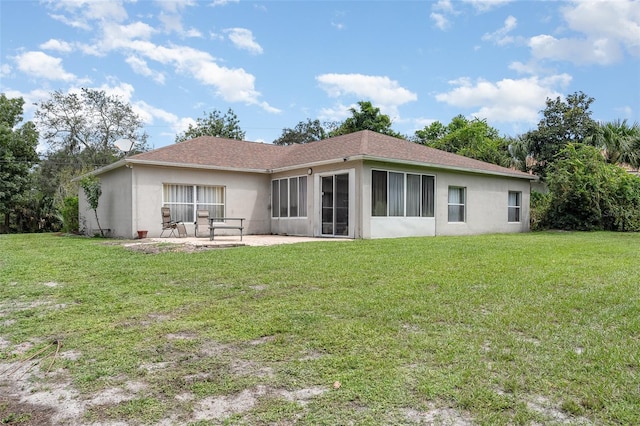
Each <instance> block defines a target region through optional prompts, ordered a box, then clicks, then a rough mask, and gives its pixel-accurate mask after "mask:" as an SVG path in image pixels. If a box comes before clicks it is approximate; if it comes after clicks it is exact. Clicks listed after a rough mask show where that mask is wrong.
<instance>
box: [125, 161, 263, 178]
mask: <svg viewBox="0 0 640 426" xmlns="http://www.w3.org/2000/svg"><path fill="white" fill-rule="evenodd" d="M127 164H131V165H132V166H133V165H135V164H139V165H144V166H158V167H176V168H182V169H203V170H223V171H229V172H245V173H262V174H268V173H270V171H269V170H267V169H252V168H247V167H228V166H214V165H207V164H194V163H175V162H168V161H153V160H137V159H129V160H127Z"/></svg>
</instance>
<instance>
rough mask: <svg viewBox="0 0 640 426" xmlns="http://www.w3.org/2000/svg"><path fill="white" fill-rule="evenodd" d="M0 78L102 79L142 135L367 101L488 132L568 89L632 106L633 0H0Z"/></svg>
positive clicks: (26, 86)
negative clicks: (232, 117)
mask: <svg viewBox="0 0 640 426" xmlns="http://www.w3.org/2000/svg"><path fill="white" fill-rule="evenodd" d="M0 19H1V22H0V24H1V30H0V31H1V33H0V54H1V57H0V61H1V62H0V79H1V80H0V92H3V93H5V94H6V95H7V96H8V97H18V96H21V97H23V98H24V99H25V102H26V104H27V105H26V110H25V119H30V118H31V117H32V114H33V110H34V108H33V106H32V104H33V103H34V102H39V101H41V100H43V99H46V98H47V97H48V96H49V93H50V92H52V91H54V90H62V91H63V92H67V91H78V90H79V89H80V88H81V87H90V88H95V89H102V90H105V91H106V92H107V93H109V94H114V95H118V96H120V97H121V98H122V99H123V100H124V101H126V102H129V103H130V104H131V105H132V106H133V107H134V109H135V111H136V112H137V113H138V114H139V115H140V117H141V118H142V119H143V121H144V123H145V130H146V131H147V133H148V134H149V136H150V139H149V143H150V145H151V146H152V147H155V148H159V147H161V146H165V145H168V144H171V143H174V140H175V136H176V134H177V133H179V132H181V131H184V130H185V129H186V126H187V125H188V124H189V123H193V122H194V120H195V119H196V118H198V117H202V116H204V114H205V113H208V112H210V111H212V110H218V111H220V112H222V113H224V112H226V111H227V109H229V108H231V109H232V110H233V111H234V112H235V113H236V115H237V116H238V118H239V120H240V126H241V127H242V129H243V130H245V132H246V139H247V140H253V141H263V142H272V141H273V140H274V139H276V138H278V137H279V136H280V135H281V134H282V130H283V129H284V128H293V127H294V126H295V125H296V124H297V123H298V122H300V121H306V119H307V118H311V119H316V118H317V119H319V120H321V121H342V120H344V119H345V118H346V117H348V116H349V115H350V113H349V108H351V107H354V106H355V105H356V103H357V102H358V101H360V100H367V101H371V102H372V103H373V104H374V105H375V106H377V107H379V108H380V109H381V111H382V112H383V113H385V114H388V115H389V116H390V117H391V118H392V120H393V129H394V130H396V131H398V132H401V133H404V134H407V135H412V134H413V132H414V131H415V130H417V129H421V128H423V127H424V126H425V125H429V124H430V123H432V122H433V121H435V120H439V121H441V122H442V123H444V124H448V123H449V122H450V121H451V119H452V118H453V117H454V116H456V115H458V114H463V115H465V116H467V117H469V118H471V117H479V118H482V119H486V120H487V122H488V123H489V125H491V126H493V127H495V128H497V129H498V130H499V131H500V132H501V133H502V134H504V135H509V136H517V135H518V134H522V133H524V132H526V131H527V130H530V129H533V128H535V127H536V125H537V123H538V121H539V120H540V111H541V110H542V109H544V107H545V99H546V98H555V97H557V96H560V97H564V96H566V95H567V94H571V93H574V92H577V91H582V92H584V93H586V94H587V95H589V96H591V97H593V98H595V102H594V103H593V104H592V108H591V110H592V112H593V118H594V119H596V120H598V121H612V120H616V119H627V120H629V121H630V122H640V1H628V0H609V1H576V2H573V1H571V2H560V1H508V0H476V1H471V0H459V1H450V0H441V1H243V0H241V1H232V0H208V1H196V0H182V1H169V0H162V1H151V0H138V1H125V0H123V1H117V0H107V1H105V0H100V1H88V0H50V1H48V0H43V1H24V0H20V1H7V0H0Z"/></svg>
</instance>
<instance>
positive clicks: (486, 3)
mask: <svg viewBox="0 0 640 426" xmlns="http://www.w3.org/2000/svg"><path fill="white" fill-rule="evenodd" d="M511 1H512V0H464V2H465V3H469V4H471V5H472V6H473V7H474V8H475V9H476V10H477V11H478V12H487V11H489V10H491V9H495V8H497V7H500V6H504V5H505V4H507V3H511Z"/></svg>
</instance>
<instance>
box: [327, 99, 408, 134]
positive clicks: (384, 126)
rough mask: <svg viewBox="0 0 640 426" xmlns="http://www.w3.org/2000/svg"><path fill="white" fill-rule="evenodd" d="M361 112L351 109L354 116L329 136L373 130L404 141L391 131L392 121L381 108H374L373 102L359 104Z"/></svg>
mask: <svg viewBox="0 0 640 426" xmlns="http://www.w3.org/2000/svg"><path fill="white" fill-rule="evenodd" d="M358 106H359V107H360V110H357V109H355V108H350V109H349V111H351V114H352V116H351V117H349V118H347V119H346V120H345V121H344V122H343V123H342V124H341V125H340V126H339V127H338V128H336V129H334V130H332V131H330V132H329V136H330V137H333V136H339V135H346V134H349V133H354V132H358V131H360V130H371V131H374V132H377V133H382V134H383V135H389V136H394V137H396V138H402V139H404V136H402V135H401V134H400V133H398V132H396V131H394V130H392V129H391V119H390V118H389V116H388V115H385V114H381V113H380V108H376V107H374V106H373V105H372V104H371V102H368V101H360V102H358Z"/></svg>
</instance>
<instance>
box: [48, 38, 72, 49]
mask: <svg viewBox="0 0 640 426" xmlns="http://www.w3.org/2000/svg"><path fill="white" fill-rule="evenodd" d="M40 49H44V50H56V51H58V52H62V53H69V52H71V51H72V50H73V47H72V46H71V44H69V43H67V42H66V41H62V40H56V39H53V38H52V39H50V40H49V41H46V42H44V43H42V44H41V45H40Z"/></svg>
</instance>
